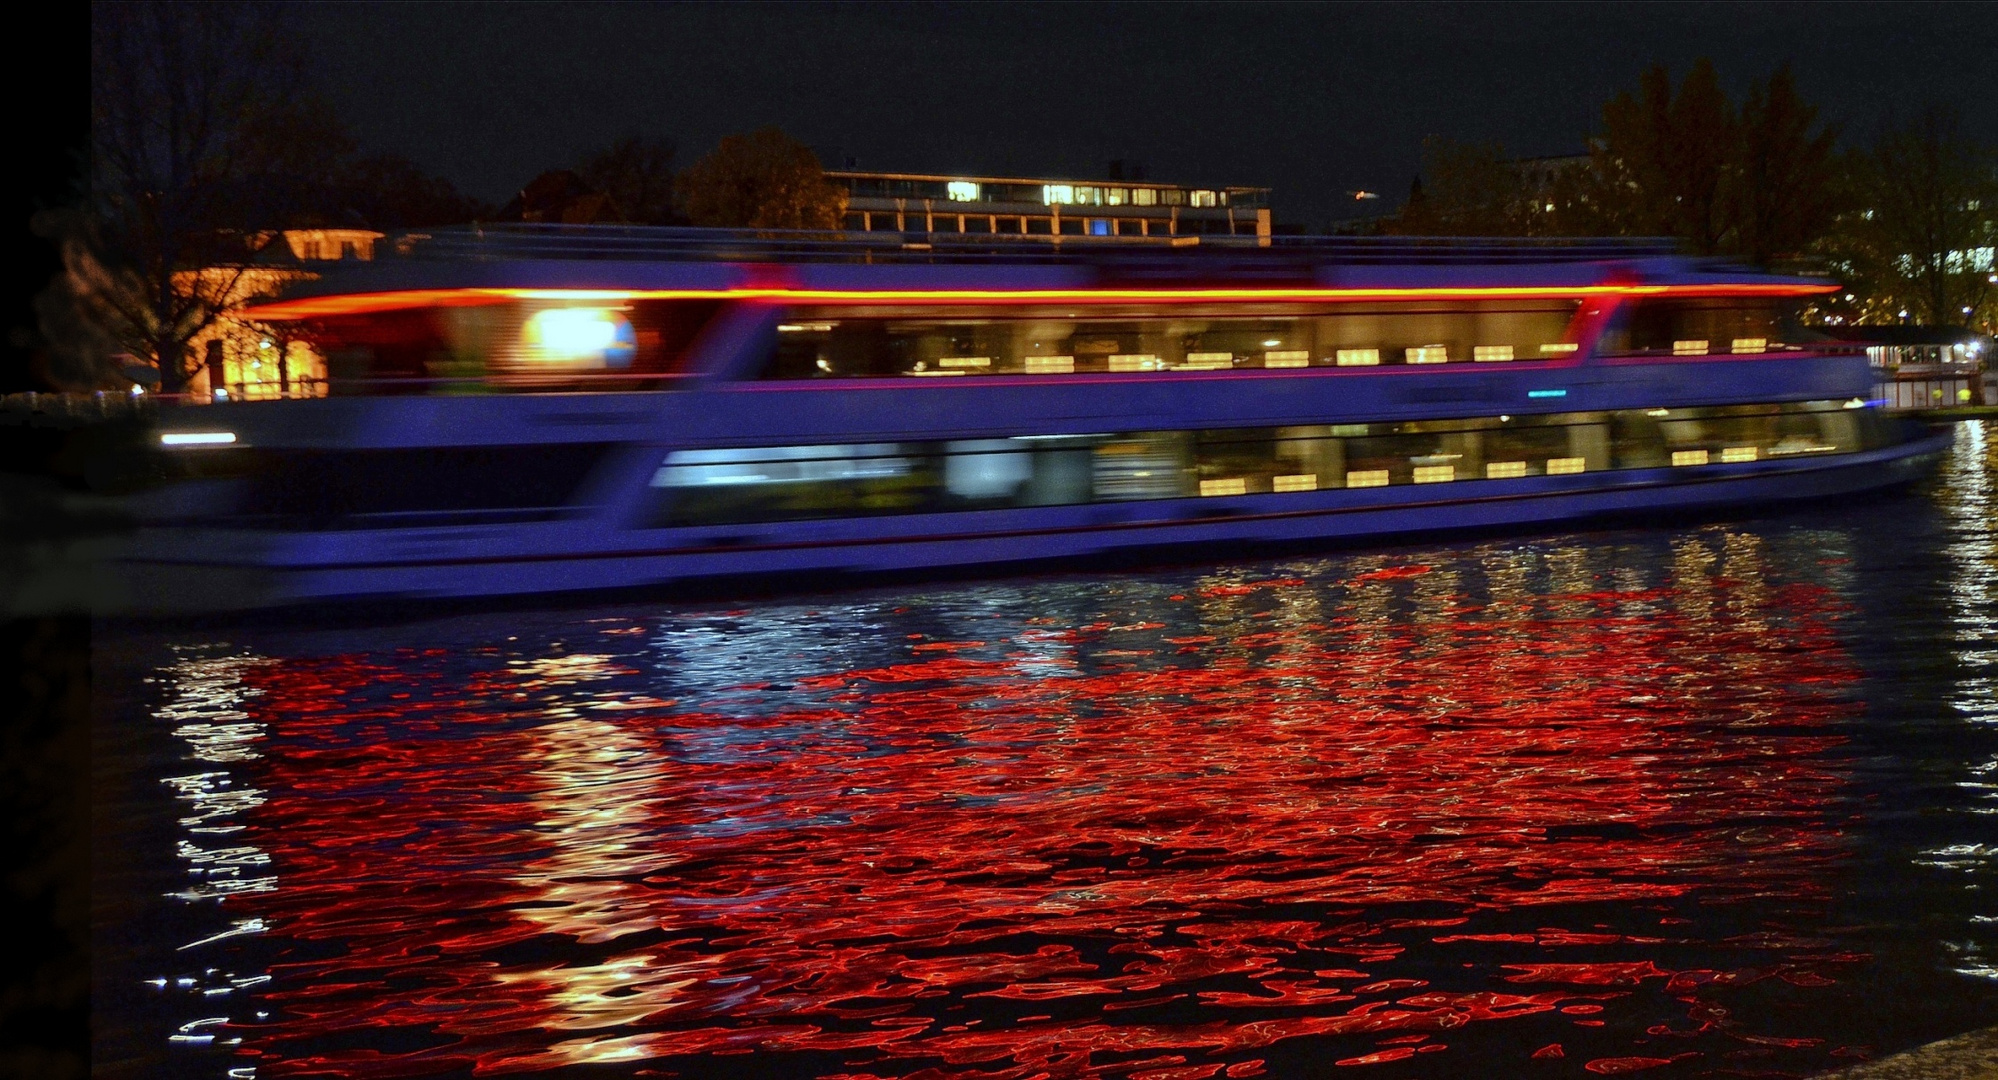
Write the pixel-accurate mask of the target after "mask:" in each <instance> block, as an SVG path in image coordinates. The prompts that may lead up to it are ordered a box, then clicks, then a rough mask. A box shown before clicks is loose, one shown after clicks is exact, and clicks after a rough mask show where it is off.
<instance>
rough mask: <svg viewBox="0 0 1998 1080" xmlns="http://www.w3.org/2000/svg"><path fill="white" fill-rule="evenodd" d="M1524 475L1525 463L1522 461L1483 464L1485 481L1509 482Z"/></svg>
mask: <svg viewBox="0 0 1998 1080" xmlns="http://www.w3.org/2000/svg"><path fill="white" fill-rule="evenodd" d="M1525 475H1526V462H1524V461H1487V462H1485V479H1487V480H1511V479H1513V478H1514V477H1519V476H1525Z"/></svg>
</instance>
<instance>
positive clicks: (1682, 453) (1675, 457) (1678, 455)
mask: <svg viewBox="0 0 1998 1080" xmlns="http://www.w3.org/2000/svg"><path fill="white" fill-rule="evenodd" d="M1706 463H1707V452H1706V451H1705V450H1674V451H1672V464H1674V465H1705V464H1706Z"/></svg>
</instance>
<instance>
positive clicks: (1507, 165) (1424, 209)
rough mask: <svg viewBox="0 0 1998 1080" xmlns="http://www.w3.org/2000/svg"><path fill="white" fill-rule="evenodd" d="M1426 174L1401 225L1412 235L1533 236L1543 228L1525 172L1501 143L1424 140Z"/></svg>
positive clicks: (1412, 189)
mask: <svg viewBox="0 0 1998 1080" xmlns="http://www.w3.org/2000/svg"><path fill="white" fill-rule="evenodd" d="M1422 176H1423V177H1427V178H1428V182H1427V183H1424V182H1423V180H1422V179H1421V178H1418V179H1417V180H1416V182H1415V184H1414V185H1412V186H1411V187H1410V189H1409V199H1408V203H1407V204H1406V205H1405V206H1404V207H1403V208H1402V212H1401V217H1400V220H1399V221H1398V222H1397V223H1396V224H1395V231H1396V232H1398V233H1402V234H1405V235H1411V236H1530V235H1534V234H1535V233H1536V232H1538V231H1540V230H1539V228H1538V226H1539V222H1538V220H1537V219H1536V217H1535V215H1534V212H1533V211H1534V209H1535V206H1534V199H1533V194H1534V193H1533V191H1532V190H1531V189H1530V186H1529V185H1528V183H1527V182H1526V178H1525V174H1524V173H1523V172H1522V171H1521V170H1520V169H1519V168H1518V167H1517V165H1516V164H1515V163H1514V162H1513V161H1512V160H1511V159H1509V158H1508V157H1507V156H1506V153H1505V148H1504V147H1502V146H1500V145H1499V144H1497V143H1459V142H1452V141H1450V140H1448V139H1440V138H1436V137H1433V136H1432V137H1431V138H1428V139H1425V140H1423V143H1422Z"/></svg>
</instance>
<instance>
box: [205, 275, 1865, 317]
mask: <svg viewBox="0 0 1998 1080" xmlns="http://www.w3.org/2000/svg"><path fill="white" fill-rule="evenodd" d="M1837 289H1838V286H1836V285H1831V284H1823V285H1803V284H1792V283H1765V282H1743V283H1734V284H1725V285H1581V286H1566V287H1552V286H1475V287H1471V286H1466V287H1445V288H1371V289H1353V288H1187V289H1128V288H1109V289H1073V288H1070V289H803V288H787V287H781V286H752V287H742V288H729V289H518V288H464V289H409V290H401V291H396V292H379V293H350V294H344V295H337V296H312V297H301V298H298V299H295V300H279V301H276V302H274V303H269V304H257V305H253V306H250V307H247V308H244V309H242V310H240V311H238V312H237V313H236V314H237V315H239V316H241V317H243V318H250V319H257V320H259V321H264V322H282V321H288V320H294V319H323V318H330V317H334V316H340V315H366V314H372V313H375V312H382V311H406V310H409V309H412V308H425V307H477V306H483V305H489V304H505V303H511V302H514V301H520V300H542V301H554V302H567V301H593V302H601V301H615V302H629V301H634V300H734V301H748V302H761V303H774V304H856V305H860V304H1129V303H1144V304H1200V303H1214V302H1217V301H1220V302H1235V303H1288V304H1318V303H1332V304H1338V303H1354V302H1364V301H1377V300H1417V301H1419V300H1572V299H1580V298H1583V297H1591V296H1615V297H1634V296H1743V297H1746V296H1814V295H1817V294H1819V293H1827V292H1835V291H1837Z"/></svg>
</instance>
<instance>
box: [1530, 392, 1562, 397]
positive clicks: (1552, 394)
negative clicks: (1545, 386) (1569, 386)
mask: <svg viewBox="0 0 1998 1080" xmlns="http://www.w3.org/2000/svg"><path fill="white" fill-rule="evenodd" d="M1526 396H1527V397H1567V396H1568V392H1567V391H1566V390H1528V391H1527V392H1526Z"/></svg>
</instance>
